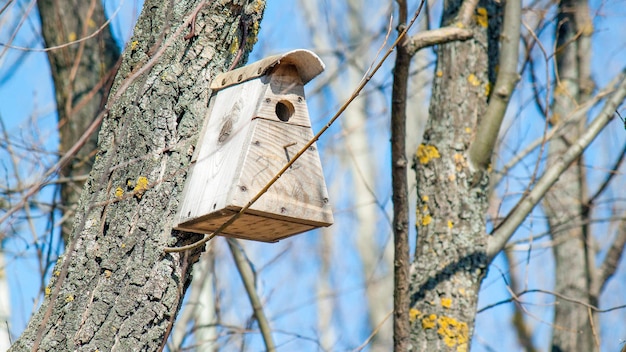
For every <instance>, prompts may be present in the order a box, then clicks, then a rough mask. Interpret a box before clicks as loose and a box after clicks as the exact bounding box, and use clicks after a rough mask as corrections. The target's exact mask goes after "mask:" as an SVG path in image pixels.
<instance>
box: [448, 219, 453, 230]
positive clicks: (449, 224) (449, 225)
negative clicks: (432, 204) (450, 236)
mask: <svg viewBox="0 0 626 352" xmlns="http://www.w3.org/2000/svg"><path fill="white" fill-rule="evenodd" d="M453 227H454V223H453V222H452V221H450V220H448V228H449V229H451V228H453Z"/></svg>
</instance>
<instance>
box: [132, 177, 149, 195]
mask: <svg viewBox="0 0 626 352" xmlns="http://www.w3.org/2000/svg"><path fill="white" fill-rule="evenodd" d="M148 183H149V182H148V178H147V177H145V176H139V178H137V183H136V184H135V188H133V191H134V192H135V195H136V196H137V198H141V196H142V195H143V193H144V192H145V191H146V190H147V189H148Z"/></svg>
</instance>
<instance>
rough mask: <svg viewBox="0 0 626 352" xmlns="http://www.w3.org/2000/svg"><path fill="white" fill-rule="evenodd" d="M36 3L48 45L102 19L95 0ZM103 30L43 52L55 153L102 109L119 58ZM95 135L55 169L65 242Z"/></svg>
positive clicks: (66, 147) (99, 4) (62, 151)
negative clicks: (54, 119) (52, 98)
mask: <svg viewBox="0 0 626 352" xmlns="http://www.w3.org/2000/svg"><path fill="white" fill-rule="evenodd" d="M37 7H38V8H39V16H40V17H41V33H42V35H43V38H44V40H45V43H46V47H48V48H51V47H55V46H58V45H61V44H65V43H67V42H68V41H74V40H77V39H82V38H84V37H86V36H87V35H90V34H92V33H94V32H96V31H98V30H100V27H101V26H102V25H103V23H104V22H105V20H106V19H105V16H104V8H103V6H102V2H101V1H99V0H92V1H80V0H63V1H58V0H56V1H55V0H40V1H37ZM109 28H110V27H108V26H107V27H105V28H102V29H101V30H100V31H99V32H98V34H97V35H96V36H95V37H94V38H91V39H88V40H84V41H82V42H80V43H77V44H72V45H69V46H64V47H61V48H58V49H54V50H50V51H48V52H47V54H48V60H49V61H50V70H51V71H52V79H53V81H54V86H55V91H56V103H57V112H58V121H59V137H60V146H59V153H60V154H61V155H63V154H65V153H66V152H67V151H68V150H70V148H72V146H73V145H74V144H75V143H76V141H78V139H79V138H80V137H81V136H82V135H83V133H84V132H85V131H86V130H87V127H89V125H90V124H91V122H92V121H93V120H94V118H95V117H96V115H98V113H99V112H100V111H101V110H102V108H104V103H105V102H106V98H107V94H108V92H109V88H110V83H111V82H112V80H113V75H114V73H115V69H114V66H115V63H116V62H117V60H118V58H119V50H118V48H117V46H116V45H115V42H114V40H113V37H112V36H111V32H110V30H109ZM97 136H98V135H97V133H95V132H94V133H93V134H92V135H91V136H90V138H89V139H88V140H87V142H86V143H85V145H84V146H83V147H82V148H81V149H80V150H79V151H78V152H77V153H76V155H75V157H74V158H73V159H71V161H70V162H69V163H68V164H67V165H65V167H63V168H62V169H61V171H60V175H59V176H60V177H61V178H62V179H64V180H65V182H63V183H61V205H62V208H61V209H62V211H63V214H64V218H65V221H64V222H63V225H62V227H61V234H62V236H63V240H64V241H65V243H66V244H67V243H68V239H69V234H70V232H71V230H72V227H71V225H72V221H71V218H72V214H73V213H74V211H75V209H76V205H77V204H78V199H79V197H80V192H81V190H82V189H83V185H84V179H83V178H81V176H84V175H87V174H89V171H91V167H92V164H93V156H94V154H95V152H96V144H97Z"/></svg>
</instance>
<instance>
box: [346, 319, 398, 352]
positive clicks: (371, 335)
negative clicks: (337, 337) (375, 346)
mask: <svg viewBox="0 0 626 352" xmlns="http://www.w3.org/2000/svg"><path fill="white" fill-rule="evenodd" d="M391 313H393V311H390V312H389V313H387V315H386V316H385V319H383V320H382V321H381V322H380V323H378V325H376V328H375V329H374V330H373V331H372V333H371V334H370V336H368V337H367V338H366V339H365V341H363V343H362V344H361V345H359V347H357V348H355V349H353V350H352V352H359V351H361V350H363V349H364V348H365V347H367V345H368V344H369V343H370V342H371V341H372V339H373V338H374V336H376V334H378V331H380V329H381V328H382V326H383V324H385V322H386V321H387V319H389V317H390V316H391Z"/></svg>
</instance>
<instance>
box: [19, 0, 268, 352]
mask: <svg viewBox="0 0 626 352" xmlns="http://www.w3.org/2000/svg"><path fill="white" fill-rule="evenodd" d="M238 4H240V2H238V1H226V0H225V1H220V2H206V3H205V2H204V1H201V0H195V1H191V0H190V1H176V2H163V1H159V0H148V1H146V2H145V4H144V9H143V12H142V14H141V16H140V17H139V19H138V23H137V25H136V27H135V30H134V36H133V38H132V39H131V42H130V44H129V45H128V47H127V48H126V50H125V51H124V53H123V60H122V64H121V66H120V69H119V72H118V74H117V77H116V79H115V82H114V84H113V88H112V90H111V94H110V97H109V101H108V103H107V108H108V111H107V116H106V118H105V120H104V122H103V125H102V128H101V132H100V136H99V144H98V147H99V148H98V149H99V151H98V154H97V156H96V161H95V164H94V167H93V170H92V171H91V174H90V177H89V179H88V181H87V184H86V186H85V189H84V191H83V193H82V195H81V199H80V202H79V206H78V210H77V213H76V219H75V222H74V230H73V238H74V239H73V240H72V241H71V244H70V246H69V248H68V249H67V253H66V254H65V255H64V257H63V258H62V259H60V260H59V263H58V264H57V266H56V268H55V270H54V273H53V279H52V281H51V283H50V285H49V286H48V288H47V290H46V292H47V293H48V294H47V295H46V299H45V301H44V303H43V305H42V306H41V308H40V309H39V311H38V312H37V313H36V314H35V315H34V317H33V318H32V319H31V321H30V323H29V324H28V327H27V329H26V331H25V332H24V334H23V335H22V336H21V337H20V339H19V340H18V341H16V343H15V344H14V346H13V347H12V350H14V351H22V350H26V349H29V350H41V351H95V350H100V351H131V350H132V351H158V350H160V349H162V348H163V346H164V344H165V340H166V338H167V336H168V334H169V332H170V330H171V326H172V324H173V321H174V319H175V316H176V314H177V312H178V310H179V308H180V305H181V302H182V299H183V295H184V293H185V290H186V288H187V286H188V285H189V283H190V279H191V277H190V275H189V273H190V271H191V270H190V269H191V265H192V263H193V262H194V261H196V260H197V257H198V255H199V250H196V251H193V252H192V253H190V252H186V253H182V254H166V253H164V251H163V248H164V247H165V246H171V245H180V244H181V243H186V242H189V241H193V240H195V239H197V237H198V236H196V235H190V234H185V233H178V232H172V226H173V225H174V224H173V223H172V222H173V218H174V215H175V214H176V211H177V208H178V204H179V202H180V201H181V199H180V198H181V194H182V189H183V186H184V183H185V178H186V175H187V171H188V169H189V165H190V160H191V156H192V153H193V149H194V146H195V143H196V141H197V139H198V134H199V131H200V126H202V121H203V119H204V117H205V116H206V112H207V107H208V101H209V93H210V91H209V88H208V87H209V83H210V80H211V78H212V77H214V76H215V75H216V74H217V73H218V72H221V71H224V70H226V69H227V67H229V66H230V65H231V64H232V63H233V61H234V60H235V59H236V58H237V57H239V56H240V55H239V54H243V56H242V61H245V59H246V56H247V55H246V54H247V52H248V51H249V50H250V48H251V46H252V44H254V42H255V41H256V32H257V30H258V28H259V21H260V19H261V16H262V12H263V9H264V5H265V3H264V2H263V1H254V2H252V3H251V4H249V5H247V6H246V7H245V8H244V6H242V5H238ZM198 9H200V11H198V12H196V10H198ZM195 15H197V17H194V16H195ZM192 18H194V20H193V21H192ZM188 24H191V25H188ZM245 26H247V27H246V28H248V30H247V31H246V30H243V29H244V27H245ZM190 30H191V31H193V33H194V34H195V35H196V36H188V38H189V39H185V38H183V36H185V35H186V34H188V33H189V32H190ZM246 32H247V34H248V36H247V37H246V38H243V40H242V38H241V36H242V35H243V34H244V33H246ZM240 44H241V45H242V46H241V48H242V51H239V49H240V46H239V45H240Z"/></svg>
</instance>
